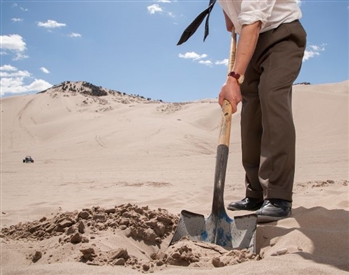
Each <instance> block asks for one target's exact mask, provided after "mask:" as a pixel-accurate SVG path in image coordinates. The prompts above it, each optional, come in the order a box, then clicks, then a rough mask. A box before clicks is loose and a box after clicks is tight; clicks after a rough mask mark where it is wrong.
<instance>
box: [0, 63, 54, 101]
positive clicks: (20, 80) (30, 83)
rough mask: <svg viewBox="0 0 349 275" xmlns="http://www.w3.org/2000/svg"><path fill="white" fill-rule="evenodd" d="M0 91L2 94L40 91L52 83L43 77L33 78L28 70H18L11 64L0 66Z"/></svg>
mask: <svg viewBox="0 0 349 275" xmlns="http://www.w3.org/2000/svg"><path fill="white" fill-rule="evenodd" d="M0 76H1V79H0V91H1V95H4V94H18V93H29V92H40V91H43V90H46V89H48V88H50V87H52V85H51V84H50V83H48V82H47V81H45V80H43V79H34V80H32V76H31V74H30V73H29V72H28V71H21V70H18V69H17V68H16V67H14V66H12V65H3V66H1V67H0Z"/></svg>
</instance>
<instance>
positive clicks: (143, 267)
mask: <svg viewBox="0 0 349 275" xmlns="http://www.w3.org/2000/svg"><path fill="white" fill-rule="evenodd" d="M177 223H178V215H173V214H170V213H168V211H167V210H164V209H160V208H159V209H157V210H151V209H149V208H148V207H147V206H146V207H139V206H137V205H132V204H124V205H119V206H115V207H114V208H110V209H104V208H101V207H98V206H96V207H92V208H91V209H83V210H82V211H80V212H79V211H74V212H64V213H58V214H56V215H55V216H54V217H53V218H47V217H43V218H42V219H40V220H38V221H33V222H26V223H18V224H17V225H12V226H10V227H8V228H3V229H2V230H1V238H3V241H2V242H5V243H7V244H9V243H11V242H12V243H18V242H20V243H21V245H22V246H24V247H26V250H24V251H27V252H26V253H27V254H26V259H27V260H28V261H29V263H28V264H40V263H43V264H45V263H46V264H47V263H48V264H50V263H53V262H72V261H75V262H76V261H80V262H82V263H86V264H88V265H97V266H102V265H111V266H125V267H130V268H132V269H137V270H139V271H142V272H152V271H154V270H159V269H163V268H165V267H166V266H167V265H177V266H190V267H223V266H227V265H234V264H238V263H241V262H245V261H249V260H258V259H259V256H258V255H256V254H252V253H251V252H249V251H248V250H232V251H227V250H225V249H224V248H222V247H220V246H217V245H214V244H209V243H202V242H193V241H191V240H189V239H187V238H183V239H182V240H180V241H179V242H177V243H175V244H174V245H171V246H170V247H169V246H168V244H169V242H170V240H171V238H172V236H173V233H174V230H175V228H176V225H177ZM28 251H30V252H28Z"/></svg>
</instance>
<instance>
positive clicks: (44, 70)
mask: <svg viewBox="0 0 349 275" xmlns="http://www.w3.org/2000/svg"><path fill="white" fill-rule="evenodd" d="M40 70H41V71H42V72H43V73H45V74H49V73H50V71H49V70H48V69H46V68H45V67H41V68H40Z"/></svg>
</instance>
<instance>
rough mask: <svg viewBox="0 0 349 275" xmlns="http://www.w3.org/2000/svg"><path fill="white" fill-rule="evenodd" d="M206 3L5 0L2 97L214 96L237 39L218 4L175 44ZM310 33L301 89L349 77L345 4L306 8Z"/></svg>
mask: <svg viewBox="0 0 349 275" xmlns="http://www.w3.org/2000/svg"><path fill="white" fill-rule="evenodd" d="M207 5H208V0H205V1H204V0H198V1H187V0H177V1H174V0H159V1H131V0H129V1H126V0H124V1H74V0H71V1H54V0H51V1H29V0H27V1H1V48H0V58H1V67H0V69H1V70H0V74H1V95H2V96H8V95H15V94H28V93H35V92H38V91H42V90H44V89H46V88H48V87H50V86H52V85H56V84H59V83H61V82H63V81H67V80H68V81H87V82H90V83H92V84H94V85H97V86H102V87H104V88H109V89H114V90H118V91H121V92H125V93H127V94H139V95H142V96H144V97H150V98H152V99H161V100H163V101H172V102H179V101H191V100H197V99H203V98H216V97H217V95H218V93H219V91H220V87H221V85H222V84H223V82H224V81H225V78H226V73H227V65H226V64H227V58H228V55H229V49H230V35H229V33H228V32H227V31H226V30H225V24H224V19H223V15H222V10H221V8H220V6H219V4H218V3H217V4H216V6H215V7H214V10H213V12H212V14H211V18H210V35H209V36H208V38H207V39H206V41H205V42H203V32H204V30H203V26H201V27H200V28H199V29H198V31H197V32H196V33H195V35H194V36H193V37H192V38H191V39H190V40H189V41H188V42H186V43H185V44H183V45H181V46H176V44H177V42H178V39H179V37H180V36H181V34H182V32H183V30H184V29H185V28H186V26H187V25H188V24H189V23H190V22H191V21H192V20H193V19H194V18H195V16H196V15H198V14H199V13H200V12H201V11H202V10H203V9H204V8H205V7H207ZM299 5H300V7H301V9H302V12H303V18H302V19H301V22H302V24H303V26H304V28H305V29H306V31H307V33H308V37H307V50H306V54H305V58H304V60H303V67H302V71H301V73H300V75H299V77H298V79H297V80H296V82H310V83H312V84H321V83H335V82H341V81H344V80H347V79H349V76H348V63H349V58H348V49H349V46H348V41H349V38H348V34H349V30H348V26H349V22H348V15H349V2H348V1H340V0H338V1H330V0H329V1H311V0H309V1H299Z"/></svg>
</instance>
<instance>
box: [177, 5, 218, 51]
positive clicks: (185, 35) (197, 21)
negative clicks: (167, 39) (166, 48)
mask: <svg viewBox="0 0 349 275" xmlns="http://www.w3.org/2000/svg"><path fill="white" fill-rule="evenodd" d="M215 3H216V0H210V3H209V4H208V7H207V8H206V9H205V10H204V11H203V12H201V13H200V14H199V15H198V16H197V17H196V18H195V19H194V21H193V22H191V23H190V25H189V26H188V27H187V28H186V29H185V30H184V32H183V33H182V36H181V38H180V39H179V41H178V43H177V46H179V45H181V44H183V43H184V42H186V41H187V40H188V39H189V38H190V37H191V36H192V35H193V34H194V33H195V32H196V30H197V29H198V28H199V26H200V25H201V23H202V21H204V19H205V17H206V15H207V18H206V23H205V35H204V41H205V39H206V37H207V36H208V34H209V27H208V20H209V18H210V13H211V11H212V9H213V6H214V4H215Z"/></svg>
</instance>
